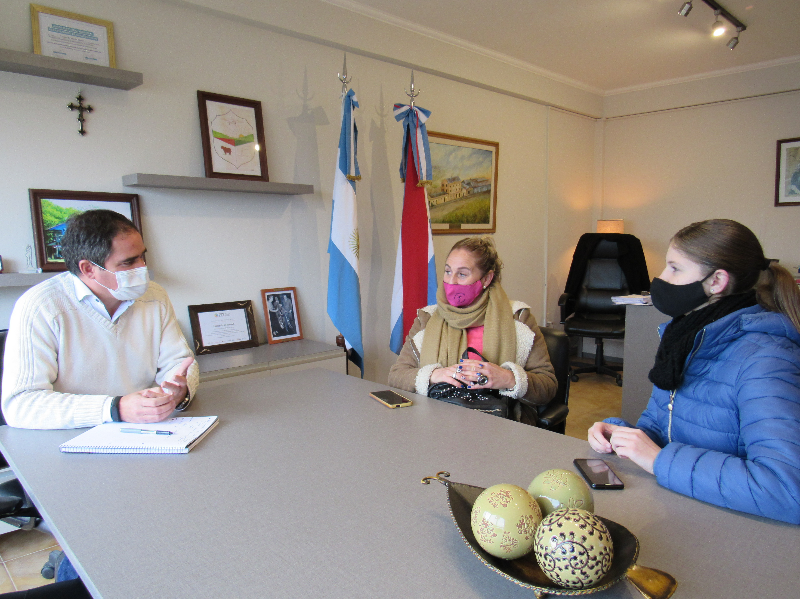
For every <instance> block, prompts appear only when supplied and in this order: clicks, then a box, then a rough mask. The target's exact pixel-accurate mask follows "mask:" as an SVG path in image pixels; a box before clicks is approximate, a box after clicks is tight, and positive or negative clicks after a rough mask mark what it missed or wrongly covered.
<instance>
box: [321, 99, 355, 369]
mask: <svg viewBox="0 0 800 599" xmlns="http://www.w3.org/2000/svg"><path fill="white" fill-rule="evenodd" d="M354 108H358V100H357V99H356V94H355V92H354V91H353V90H352V89H351V90H350V91H349V92H347V93H346V94H345V95H344V96H343V97H342V129H341V133H340V135H339V153H338V158H337V161H336V173H335V176H334V182H333V208H332V211H331V239H330V242H329V243H328V253H329V254H330V265H329V268H328V315H329V316H330V317H331V320H332V321H333V325H334V326H335V327H336V328H337V329H338V330H339V332H340V333H341V334H342V335H343V336H344V340H345V345H346V347H347V349H351V348H352V350H353V352H352V354H351V357H350V360H351V361H352V362H353V363H354V364H356V365H357V366H358V367H359V368H360V369H361V376H362V378H363V376H364V346H363V344H362V341H361V285H360V283H359V280H358V218H357V211H356V183H355V182H356V181H358V180H359V179H361V175H360V174H359V170H358V160H357V158H356V152H357V141H358V130H357V129H356V124H355V122H354V121H353V109H354Z"/></svg>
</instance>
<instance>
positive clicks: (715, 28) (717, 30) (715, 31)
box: [711, 9, 725, 37]
mask: <svg viewBox="0 0 800 599" xmlns="http://www.w3.org/2000/svg"><path fill="white" fill-rule="evenodd" d="M720 12H722V11H720V10H719V9H717V10H715V11H714V16H715V17H716V18H717V20H716V21H714V24H713V25H712V26H711V35H713V36H714V37H719V36H720V35H722V34H723V33H725V23H723V22H722V20H721V19H720V18H719V14H720Z"/></svg>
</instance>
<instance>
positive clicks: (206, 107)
mask: <svg viewBox="0 0 800 599" xmlns="http://www.w3.org/2000/svg"><path fill="white" fill-rule="evenodd" d="M197 103H198V108H199V112H200V136H201V138H202V140H203V163H204V164H205V168H206V177H216V178H219V179H244V180H248V179H249V180H255V181H269V175H268V174H267V153H266V150H265V149H264V119H263V117H262V115H261V102H259V101H258V100H245V99H244V98H234V97H233V96H222V95H220V94H212V93H209V92H202V91H198V92H197Z"/></svg>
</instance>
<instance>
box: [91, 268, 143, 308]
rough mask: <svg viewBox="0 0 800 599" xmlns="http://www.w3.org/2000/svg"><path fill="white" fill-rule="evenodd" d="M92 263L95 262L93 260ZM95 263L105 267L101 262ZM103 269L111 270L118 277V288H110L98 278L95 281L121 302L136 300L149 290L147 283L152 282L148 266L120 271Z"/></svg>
mask: <svg viewBox="0 0 800 599" xmlns="http://www.w3.org/2000/svg"><path fill="white" fill-rule="evenodd" d="M92 264H94V262H92ZM94 265H95V266H96V267H97V268H103V267H102V266H100V265H99V264H94ZM103 270H105V271H106V272H110V273H111V274H112V275H114V276H115V277H116V279H117V288H116V289H109V288H108V287H106V286H105V285H103V284H102V283H101V282H100V281H98V280H97V279H95V282H97V284H98V285H100V286H101V287H105V288H106V289H108V292H109V293H110V294H111V295H112V296H113V297H114V299H118V300H119V301H121V302H124V301H127V300H135V299H136V298H137V297H141V296H142V294H143V293H144V292H145V291H147V285H148V284H149V282H150V275H149V274H148V273H147V267H146V266H141V267H139V268H132V269H130V270H120V271H119V272H111V271H110V270H106V269H105V268H103Z"/></svg>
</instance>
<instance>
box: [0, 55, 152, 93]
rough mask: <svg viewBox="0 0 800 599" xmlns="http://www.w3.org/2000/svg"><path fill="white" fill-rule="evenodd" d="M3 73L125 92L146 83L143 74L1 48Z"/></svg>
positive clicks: (1, 69)
mask: <svg viewBox="0 0 800 599" xmlns="http://www.w3.org/2000/svg"><path fill="white" fill-rule="evenodd" d="M0 71H8V72H9V73H20V74H22V75H33V76H34V77H46V78H48V79H59V80H61V81H74V82H76V83H85V84H87V85H99V86H100V87H111V88H113V89H124V90H128V89H133V88H134V87H138V86H140V85H141V84H142V83H143V81H144V76H143V75H142V74H141V73H135V72H133V71H123V70H122V69H112V68H111V67H101V66H98V65H96V64H89V63H85V62H76V61H74V60H65V59H63V58H53V57H52V56H41V55H40V54H33V53H32V52H17V51H16V50H5V49H2V48H0Z"/></svg>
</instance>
